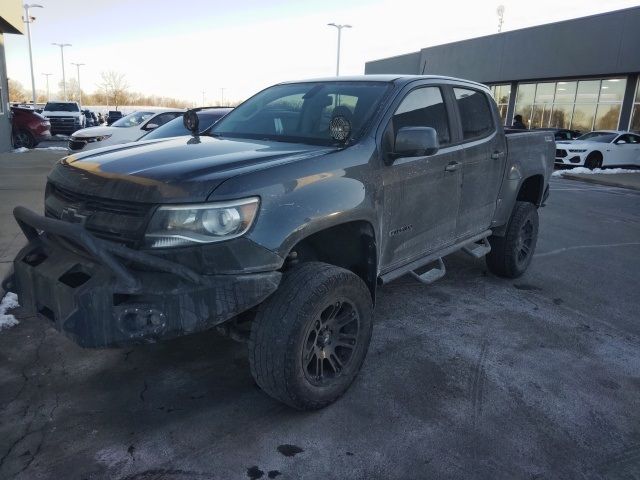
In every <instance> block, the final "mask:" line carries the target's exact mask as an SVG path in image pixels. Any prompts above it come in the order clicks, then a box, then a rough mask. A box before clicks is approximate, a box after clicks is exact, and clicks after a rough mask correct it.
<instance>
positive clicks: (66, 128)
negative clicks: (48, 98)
mask: <svg viewBox="0 0 640 480" xmlns="http://www.w3.org/2000/svg"><path fill="white" fill-rule="evenodd" d="M42 115H44V116H45V117H47V118H48V119H49V121H50V122H51V133H52V134H53V135H71V134H72V133H73V132H75V131H76V130H80V129H81V128H84V127H85V124H86V119H85V116H84V113H82V110H81V109H80V104H79V103H78V102H47V103H46V105H45V106H44V110H43V111H42Z"/></svg>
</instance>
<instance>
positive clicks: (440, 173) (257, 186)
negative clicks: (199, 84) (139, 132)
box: [5, 76, 555, 347]
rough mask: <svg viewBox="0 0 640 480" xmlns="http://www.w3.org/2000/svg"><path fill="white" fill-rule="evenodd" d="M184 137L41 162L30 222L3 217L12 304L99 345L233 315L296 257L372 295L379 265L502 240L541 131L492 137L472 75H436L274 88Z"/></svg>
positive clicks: (496, 132)
mask: <svg viewBox="0 0 640 480" xmlns="http://www.w3.org/2000/svg"><path fill="white" fill-rule="evenodd" d="M280 92H284V93H280ZM287 92H293V93H291V94H289V93H287ZM285 93H286V95H285ZM276 94H277V95H281V97H277V99H276V100H275V101H274V100H273V98H276ZM282 99H284V100H282ZM186 117H187V115H185V125H186ZM247 125H250V126H251V128H253V129H255V130H256V131H257V130H259V132H258V133H254V132H253V130H247V128H248V127H247ZM194 132H195V133H194V135H192V136H185V137H176V138H173V139H164V140H159V141H156V140H153V141H147V142H136V143H131V144H127V145H122V146H114V147H107V148H102V149H97V150H92V151H90V152H86V153H79V154H73V155H70V156H68V157H66V158H64V159H62V160H61V161H60V162H58V163H57V164H56V165H55V166H54V168H53V169H52V171H51V173H50V174H49V177H48V184H47V188H46V194H45V217H42V216H39V215H37V214H35V213H33V212H30V211H28V210H26V209H24V208H21V207H18V208H16V210H15V212H14V214H15V217H16V219H17V221H18V222H19V223H20V226H21V227H22V229H23V231H24V233H25V235H26V236H27V238H28V240H29V243H28V244H27V246H25V247H24V248H23V250H22V251H21V252H20V253H19V254H18V256H17V257H16V259H15V262H14V270H15V273H14V275H13V276H12V277H11V278H8V279H7V280H6V281H5V284H6V285H7V287H8V288H9V289H10V290H13V291H16V292H17V293H18V296H19V300H20V303H21V305H22V306H23V308H25V309H26V310H27V311H30V312H33V313H38V314H40V315H42V316H44V317H47V318H49V320H51V321H52V322H54V325H55V326H56V328H57V329H58V330H60V331H61V332H63V333H65V334H66V335H68V336H69V337H70V338H72V339H73V340H74V341H76V342H77V343H79V344H80V345H83V346H85V347H105V346H110V345H125V344H128V343H138V342H152V341H157V340H160V339H164V338H171V337H175V336H179V335H183V334H188V333H194V332H197V331H201V330H205V329H208V328H211V327H213V326H216V325H220V324H222V323H225V322H229V321H232V320H234V319H235V318H236V317H237V316H238V315H240V314H242V313H243V312H247V311H249V310H251V309H253V308H254V307H256V306H258V305H260V304H261V303H262V302H264V301H266V300H268V299H269V298H273V295H274V294H275V292H277V291H278V289H279V286H280V284H281V281H282V278H283V276H286V275H287V274H288V272H289V271H290V270H291V269H293V268H296V267H297V266H299V265H300V264H302V263H305V262H324V263H327V264H332V265H335V266H338V267H341V268H344V269H346V270H347V271H350V272H352V273H354V274H355V275H357V276H358V277H359V278H360V279H361V280H362V281H363V282H364V283H365V284H366V285H367V287H368V289H369V291H370V293H371V296H372V299H375V289H376V285H377V284H378V283H379V279H380V278H381V276H382V275H387V276H397V275H399V274H401V273H402V271H403V270H402V269H403V268H407V266H408V265H414V264H416V262H418V263H419V262H420V260H421V259H430V258H432V257H434V256H435V257H434V258H439V257H438V252H449V251H452V249H455V248H458V247H459V248H462V245H464V242H468V241H470V240H472V241H475V239H476V237H478V238H480V237H483V236H487V235H489V234H491V231H493V232H494V234H495V235H506V226H507V225H508V223H509V218H510V215H511V213H512V210H513V209H514V208H515V207H514V206H515V205H516V203H517V202H518V201H521V200H527V201H531V203H533V204H535V205H536V206H540V205H541V204H542V203H543V201H544V198H545V195H546V194H547V193H548V181H549V177H550V174H551V169H552V166H553V159H554V153H555V144H554V142H553V138H552V136H551V140H549V138H548V137H549V135H548V134H545V133H539V134H538V133H523V134H515V135H508V136H505V133H504V131H503V128H502V126H501V124H500V118H499V115H498V111H497V108H496V106H495V103H494V102H493V100H492V99H491V97H490V94H489V90H488V89H487V88H486V87H485V86H483V85H480V84H477V83H474V82H469V81H465V80H458V79H452V78H446V77H435V76H416V77H400V76H362V77H354V78H350V77H344V78H340V79H323V80H318V81H309V82H298V83H295V82H292V83H284V84H279V85H276V86H274V87H270V88H269V89H266V90H264V91H263V92H260V93H258V94H257V95H256V96H255V97H252V98H251V99H249V100H247V101H246V102H245V103H244V104H243V105H241V106H240V107H238V108H236V109H235V110H234V111H233V112H231V113H230V114H229V115H227V116H226V117H224V118H223V119H222V120H221V121H220V122H219V123H217V124H215V125H214V126H213V127H211V128H210V129H209V130H208V131H205V132H197V131H196V130H194ZM291 132H294V133H295V135H293V134H292V133H291ZM303 133H304V135H303ZM479 236H480V237H479ZM394 272H395V273H394Z"/></svg>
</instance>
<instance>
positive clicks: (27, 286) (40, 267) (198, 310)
mask: <svg viewBox="0 0 640 480" xmlns="http://www.w3.org/2000/svg"><path fill="white" fill-rule="evenodd" d="M14 216H15V218H16V220H17V221H18V223H19V225H20V227H21V228H22V230H23V232H24V233H25V235H26V236H27V239H28V240H29V243H28V244H27V246H26V247H24V248H23V249H22V250H21V251H20V252H19V253H18V255H17V257H16V258H15V260H14V277H13V278H12V279H10V280H9V281H8V282H6V283H7V285H8V287H9V289H11V290H13V291H15V292H16V293H17V294H18V298H19V302H20V305H21V306H22V307H23V309H25V310H26V312H27V313H31V314H39V315H41V316H44V317H46V318H48V319H49V320H50V321H52V322H53V325H54V326H55V328H56V329H57V330H59V331H60V332H62V333H64V334H65V335H67V336H68V337H70V338H71V339H73V340H74V341H75V342H76V343H78V344H79V345H81V346H83V347H107V346H122V345H126V344H131V343H142V342H153V341H157V340H161V339H167V338H172V337H177V336H181V335H185V334H189V333H193V332H197V331H201V330H206V329H209V328H211V327H213V326H215V325H218V324H220V323H222V322H224V321H226V320H228V319H230V318H232V317H234V316H236V315H238V314H239V313H242V312H243V311H246V310H248V309H250V308H251V307H253V306H255V305H257V304H259V303H260V302H262V301H263V300H264V299H265V298H267V297H268V296H269V295H270V294H271V293H273V292H274V291H275V290H276V288H277V287H278V284H279V282H280V276H281V274H280V272H277V271H270V272H262V273H252V274H238V275H199V274H197V273H196V272H194V271H193V270H191V269H189V268H186V267H184V266H183V265H180V264H179V263H176V262H171V261H168V260H165V259H162V258H159V257H157V256H155V255H149V254H147V253H143V252H139V251H137V250H133V249H130V248H127V247H124V246H121V245H118V244H114V243H112V242H107V241H104V240H100V239H98V238H95V237H93V236H92V235H91V234H89V233H88V232H87V230H86V229H84V227H82V226H81V225H79V224H72V223H67V222H63V221H60V220H56V219H52V218H46V217H42V216H40V215H37V214H35V213H34V212H31V211H30V210H27V209H26V208H24V207H16V208H15V209H14ZM40 232H42V233H40Z"/></svg>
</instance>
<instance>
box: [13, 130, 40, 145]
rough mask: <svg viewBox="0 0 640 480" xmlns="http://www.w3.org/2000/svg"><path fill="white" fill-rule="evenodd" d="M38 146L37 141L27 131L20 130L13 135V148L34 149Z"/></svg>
mask: <svg viewBox="0 0 640 480" xmlns="http://www.w3.org/2000/svg"><path fill="white" fill-rule="evenodd" d="M36 145H37V142H36V139H35V138H34V137H33V135H31V133H29V132H28V131H26V130H18V131H17V132H15V133H14V134H13V148H21V147H26V148H34V147H35V146H36Z"/></svg>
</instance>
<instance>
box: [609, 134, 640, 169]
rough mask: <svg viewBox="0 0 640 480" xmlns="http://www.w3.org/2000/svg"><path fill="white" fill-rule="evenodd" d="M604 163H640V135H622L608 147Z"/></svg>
mask: <svg viewBox="0 0 640 480" xmlns="http://www.w3.org/2000/svg"><path fill="white" fill-rule="evenodd" d="M607 154H608V155H607V157H608V158H607V157H605V161H604V165H605V166H606V165H607V164H609V165H638V164H639V163H640V137H639V136H637V135H633V134H625V135H620V136H619V137H618V138H617V139H616V140H615V142H613V144H612V145H611V148H610V149H608V152H607Z"/></svg>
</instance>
